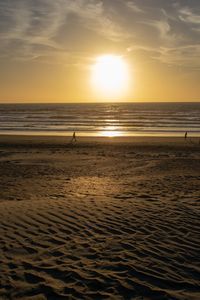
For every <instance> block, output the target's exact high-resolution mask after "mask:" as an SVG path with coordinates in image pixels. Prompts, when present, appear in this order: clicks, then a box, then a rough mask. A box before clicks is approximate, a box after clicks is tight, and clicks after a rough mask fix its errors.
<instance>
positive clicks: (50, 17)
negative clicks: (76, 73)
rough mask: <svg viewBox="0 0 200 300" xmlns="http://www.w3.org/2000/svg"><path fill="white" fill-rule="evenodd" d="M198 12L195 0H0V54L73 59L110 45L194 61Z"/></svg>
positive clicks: (167, 60)
mask: <svg viewBox="0 0 200 300" xmlns="http://www.w3.org/2000/svg"><path fill="white" fill-rule="evenodd" d="M189 4H190V5H189ZM199 11H200V2H199V1H197V0H191V1H190V2H188V1H187V0H176V1H174V0H173V1H172V0H169V1H164V0H159V1H158V0H143V1H141V0H134V1H133V0H132V1H131V0H123V1H122V0H56V1H55V0H0V56H1V57H2V56H4V57H6V56H7V57H12V58H15V59H24V60H31V59H32V60H43V61H45V62H48V61H52V60H53V58H54V60H55V62H57V63H61V62H64V63H67V62H69V61H73V62H74V64H76V63H78V61H80V60H85V59H87V58H88V57H89V56H90V55H91V53H92V49H93V48H94V47H96V49H98V48H99V49H101V50H102V49H103V47H105V49H107V48H108V47H107V45H112V47H111V48H113V49H126V48H129V51H130V54H131V53H132V52H134V53H135V52H136V51H137V52H141V53H142V54H143V55H145V56H146V58H147V59H156V60H159V61H160V62H161V63H163V64H173V65H174V64H176V63H177V64H184V61H185V64H186V65H187V66H189V65H191V66H195V65H198V62H197V60H198V55H200V49H199V44H200V43H199V34H200V14H199V13H198V12H199ZM90 48H91V50H90ZM72 57H73V58H74V59H72Z"/></svg>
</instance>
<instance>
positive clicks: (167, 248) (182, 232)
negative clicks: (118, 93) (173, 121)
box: [0, 136, 200, 300]
mask: <svg viewBox="0 0 200 300" xmlns="http://www.w3.org/2000/svg"><path fill="white" fill-rule="evenodd" d="M69 141H70V138H65V137H45V138H44V137H28V136H21V137H12V136H1V137H0V187H1V188H0V268H1V271H0V299H137V300H139V299H153V300H155V299H191V300H194V299H200V260H199V254H200V234H199V232H200V203H199V200H200V192H199V186H200V145H199V144H198V139H192V140H190V139H187V140H186V141H185V140H184V139H183V138H150V137H149V138H145V137H143V138H140V137H135V138H134V137H133V138H131V139H129V138H97V139H91V138H90V139H86V138H79V139H78V143H76V144H73V145H72V144H70V143H69Z"/></svg>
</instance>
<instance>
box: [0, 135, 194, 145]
mask: <svg viewBox="0 0 200 300" xmlns="http://www.w3.org/2000/svg"><path fill="white" fill-rule="evenodd" d="M71 139H72V137H71V136H46V135H37V136H33V135H0V147H4V146H15V145H16V146H35V147H40V146H46V147H51V146H52V147H53V146H62V147H63V146H70V145H71V146H73V145H74V146H75V145H77V146H81V145H82V146H83V145H87V146H89V145H91V146H92V145H98V144H105V145H115V144H118V145H121V146H123V145H130V146H131V145H135V146H136V145H138V146H144V147H145V146H163V147H165V146H170V147H171V146H172V147H173V146H174V147H177V146H179V147H198V146H200V138H198V137H188V138H187V139H185V138H184V137H163V136H162V137H161V136H159V137H158V136H134V137H133V136H131V137H125V136H123V137H97V136H96V137H79V136H77V142H76V143H71Z"/></svg>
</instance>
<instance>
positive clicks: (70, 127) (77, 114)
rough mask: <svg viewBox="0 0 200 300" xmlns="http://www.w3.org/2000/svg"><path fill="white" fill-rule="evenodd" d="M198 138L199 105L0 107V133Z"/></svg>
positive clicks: (48, 105)
mask: <svg viewBox="0 0 200 300" xmlns="http://www.w3.org/2000/svg"><path fill="white" fill-rule="evenodd" d="M73 131H76V132H77V133H78V134H79V135H82V136H134V135H160V136H174V135H175V136H183V134H184V132H185V131H188V132H189V134H190V135H191V136H200V103H98V104H94V103H92V104H1V105H0V133H1V134H45V135H49V134H50V135H52V134H55V135H71V134H72V132H73Z"/></svg>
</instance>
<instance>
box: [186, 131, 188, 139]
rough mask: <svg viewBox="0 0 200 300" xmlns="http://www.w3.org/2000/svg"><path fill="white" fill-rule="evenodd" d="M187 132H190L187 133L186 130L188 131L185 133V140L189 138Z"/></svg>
mask: <svg viewBox="0 0 200 300" xmlns="http://www.w3.org/2000/svg"><path fill="white" fill-rule="evenodd" d="M187 134H188V133H187V131H186V133H185V140H186V139H187Z"/></svg>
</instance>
